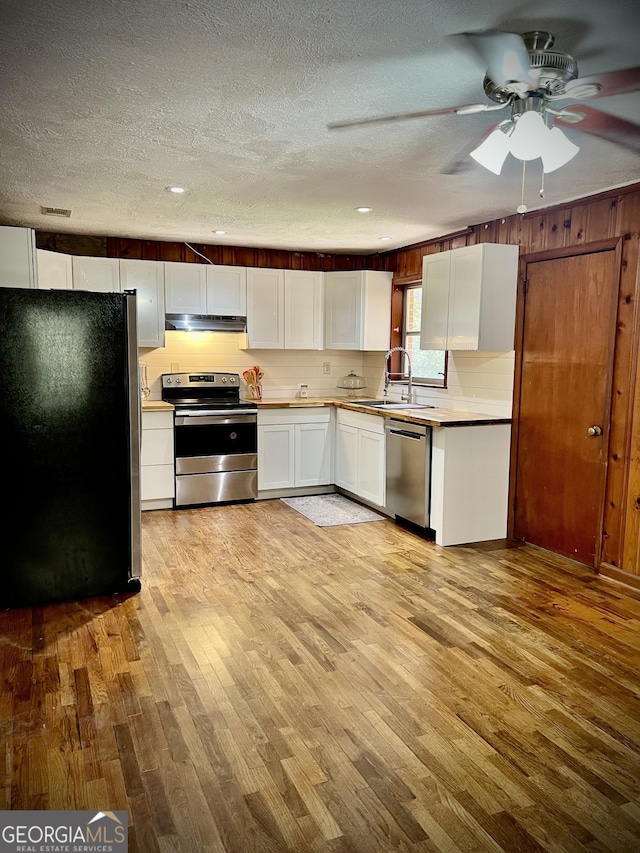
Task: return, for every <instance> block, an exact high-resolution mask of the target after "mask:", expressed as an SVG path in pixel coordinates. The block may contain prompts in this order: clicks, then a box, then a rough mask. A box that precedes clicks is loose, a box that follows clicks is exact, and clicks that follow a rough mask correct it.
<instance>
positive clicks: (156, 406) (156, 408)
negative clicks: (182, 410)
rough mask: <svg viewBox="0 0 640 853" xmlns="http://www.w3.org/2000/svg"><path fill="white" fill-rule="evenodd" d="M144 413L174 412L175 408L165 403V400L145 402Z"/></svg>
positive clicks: (143, 403)
mask: <svg viewBox="0 0 640 853" xmlns="http://www.w3.org/2000/svg"><path fill="white" fill-rule="evenodd" d="M142 411H143V412H172V411H173V406H172V405H171V403H165V401H164V400H143V401H142Z"/></svg>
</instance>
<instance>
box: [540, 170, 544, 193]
mask: <svg viewBox="0 0 640 853" xmlns="http://www.w3.org/2000/svg"><path fill="white" fill-rule="evenodd" d="M540 198H544V168H543V169H542V178H541V180H540Z"/></svg>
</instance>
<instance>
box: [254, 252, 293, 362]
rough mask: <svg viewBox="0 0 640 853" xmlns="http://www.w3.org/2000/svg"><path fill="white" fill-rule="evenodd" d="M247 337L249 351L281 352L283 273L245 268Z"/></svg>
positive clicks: (282, 333) (282, 343) (282, 335)
mask: <svg viewBox="0 0 640 853" xmlns="http://www.w3.org/2000/svg"><path fill="white" fill-rule="evenodd" d="M247 336H248V346H249V348H250V349H284V271H283V270H272V269H266V268H259V267H249V269H247Z"/></svg>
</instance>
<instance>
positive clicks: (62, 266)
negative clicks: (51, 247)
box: [36, 249, 73, 290]
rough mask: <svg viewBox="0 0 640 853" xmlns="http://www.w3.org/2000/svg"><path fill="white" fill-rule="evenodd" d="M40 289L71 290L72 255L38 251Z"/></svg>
mask: <svg viewBox="0 0 640 853" xmlns="http://www.w3.org/2000/svg"><path fill="white" fill-rule="evenodd" d="M36 254H37V257H38V287H39V288H40V289H41V290H71V288H72V287H73V269H72V264H71V255H63V254H62V252H47V251H46V250H45V249H37V250H36Z"/></svg>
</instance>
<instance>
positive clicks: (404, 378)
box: [384, 347, 413, 403]
mask: <svg viewBox="0 0 640 853" xmlns="http://www.w3.org/2000/svg"><path fill="white" fill-rule="evenodd" d="M394 352H401V353H402V354H403V355H404V357H405V358H406V360H407V371H406V373H402V372H400V373H393V374H391V373H390V372H389V370H388V366H389V359H390V358H391V356H392V355H393V353H394ZM400 367H402V363H401V364H400ZM392 376H395V377H396V379H392V378H391V377H392ZM405 383H406V385H407V391H406V393H405V394H401V395H400V399H401V400H403V401H404V402H406V403H411V402H412V400H411V398H412V397H413V386H412V384H411V357H410V355H409V353H408V352H407V351H406V349H405V348H404V347H392V348H391V349H390V350H387V354H386V355H385V357H384V396H385V397H386V396H387V392H388V390H389V385H404V384H405Z"/></svg>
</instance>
